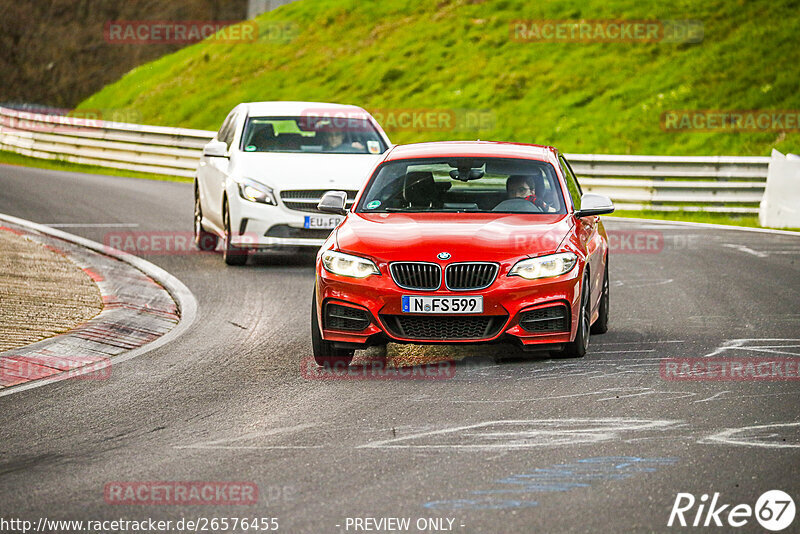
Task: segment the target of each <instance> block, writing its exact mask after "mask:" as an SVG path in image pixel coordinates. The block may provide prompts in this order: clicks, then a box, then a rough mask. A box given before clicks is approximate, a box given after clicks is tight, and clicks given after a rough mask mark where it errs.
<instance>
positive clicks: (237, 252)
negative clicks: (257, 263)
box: [222, 199, 248, 265]
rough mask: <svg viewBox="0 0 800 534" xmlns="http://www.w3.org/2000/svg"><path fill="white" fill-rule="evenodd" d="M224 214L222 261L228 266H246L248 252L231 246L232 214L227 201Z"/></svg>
mask: <svg viewBox="0 0 800 534" xmlns="http://www.w3.org/2000/svg"><path fill="white" fill-rule="evenodd" d="M224 212H225V213H224V214H223V219H224V226H225V243H224V245H225V246H224V247H223V248H222V259H223V260H225V264H226V265H244V264H245V263H247V254H248V250H247V249H246V248H239V247H234V246H233V245H231V235H232V233H231V212H230V209H228V201H227V199H226V200H225V207H224Z"/></svg>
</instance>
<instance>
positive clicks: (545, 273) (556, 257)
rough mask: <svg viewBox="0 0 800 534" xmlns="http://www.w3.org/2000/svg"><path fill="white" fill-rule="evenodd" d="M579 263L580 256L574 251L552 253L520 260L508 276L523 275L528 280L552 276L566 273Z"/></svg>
mask: <svg viewBox="0 0 800 534" xmlns="http://www.w3.org/2000/svg"><path fill="white" fill-rule="evenodd" d="M576 263H578V256H576V255H575V254H573V253H572V252H561V253H559V254H550V255H548V256H541V257H539V258H531V259H528V260H522V261H518V262H517V264H516V265H514V267H512V268H511V271H509V273H508V276H521V277H522V278H525V279H527V280H535V279H537V278H552V277H553V276H561V275H562V274H566V273H568V272H570V271H571V270H572V268H573V267H575V264H576Z"/></svg>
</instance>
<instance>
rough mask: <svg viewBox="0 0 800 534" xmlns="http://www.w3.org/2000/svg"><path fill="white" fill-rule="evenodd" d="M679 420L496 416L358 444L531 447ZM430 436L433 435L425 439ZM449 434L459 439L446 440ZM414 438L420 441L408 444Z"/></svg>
mask: <svg viewBox="0 0 800 534" xmlns="http://www.w3.org/2000/svg"><path fill="white" fill-rule="evenodd" d="M679 423H680V421H667V420H645V419H621V418H608V419H532V420H525V419H523V420H497V421H485V422H482V423H476V424H472V425H465V426H456V427H449V428H443V429H439V430H431V431H425V432H419V433H416V434H412V435H410V436H403V437H400V438H393V439H387V440H379V441H373V442H370V443H367V444H365V445H360V446H358V447H357V448H359V449H362V448H367V449H370V448H372V449H374V448H389V449H392V448H402V449H433V450H446V449H450V450H453V449H455V450H466V451H496V450H512V449H528V448H533V447H548V446H564V445H576V444H584V443H597V442H601V441H611V440H619V439H621V437H620V435H619V434H620V433H622V432H637V431H644V430H656V431H661V430H665V429H667V428H669V427H673V426H675V425H677V424H679ZM520 427H521V428H520ZM493 429H496V430H493ZM506 429H508V430H506ZM428 438H433V439H431V440H430V441H428V442H427V443H426V441H425V440H426V439H428ZM448 438H449V439H453V440H456V442H452V443H444V442H445V441H446V440H447V439H448ZM414 440H416V441H418V443H416V444H413V443H412V444H408V442H409V441H414ZM420 441H421V443H419V442H420Z"/></svg>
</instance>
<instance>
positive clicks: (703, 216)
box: [611, 210, 800, 232]
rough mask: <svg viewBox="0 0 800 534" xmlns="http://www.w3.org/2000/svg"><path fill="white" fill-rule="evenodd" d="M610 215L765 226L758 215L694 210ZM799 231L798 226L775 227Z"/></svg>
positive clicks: (640, 211) (648, 211)
mask: <svg viewBox="0 0 800 534" xmlns="http://www.w3.org/2000/svg"><path fill="white" fill-rule="evenodd" d="M611 216H612V217H633V218H638V219H657V220H663V221H686V222H697V223H706V224H724V225H726V226H745V227H749V228H766V227H764V226H761V225H760V224H758V215H729V214H726V213H709V212H701V213H698V212H695V211H671V212H665V211H652V210H618V211H615V212H614V213H613V215H611ZM777 229H778V230H789V231H793V232H800V228H777Z"/></svg>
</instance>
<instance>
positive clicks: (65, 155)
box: [0, 107, 770, 213]
mask: <svg viewBox="0 0 800 534" xmlns="http://www.w3.org/2000/svg"><path fill="white" fill-rule="evenodd" d="M214 133H215V132H210V131H206V130H190V129H185V128H167V127H163V126H145V125H140V124H128V123H117V122H106V121H100V120H88V119H80V118H69V117H63V116H57V115H41V114H37V113H33V112H27V111H16V110H12V109H8V108H3V107H0V149H1V150H7V151H12V152H17V153H19V154H24V155H26V156H32V157H36V158H45V159H58V160H64V161H69V162H72V163H82V164H89V165H99V166H102V167H111V168H116V169H125V170H132V171H140V172H148V173H158V174H166V175H171V176H184V177H193V176H194V173H195V170H196V169H197V164H198V159H199V157H200V155H201V153H202V147H203V145H204V144H206V143H207V142H208V141H209V140H210V139H211V138H212V137H213V136H214ZM566 156H567V159H568V160H569V161H570V162H571V164H572V166H573V170H574V171H575V173H576V174H577V175H578V176H579V177H580V179H581V185H582V186H583V187H584V189H585V190H587V191H591V192H595V193H600V194H604V195H607V196H609V197H611V199H612V200H614V202H615V204H616V205H617V207H618V208H619V209H653V210H658V211H676V210H685V211H709V212H720V213H758V206H759V203H760V202H761V199H762V197H763V195H764V186H765V182H766V177H767V167H768V165H769V162H770V158H768V157H735V156H709V157H705V156H623V155H602V154H567V155H566Z"/></svg>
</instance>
